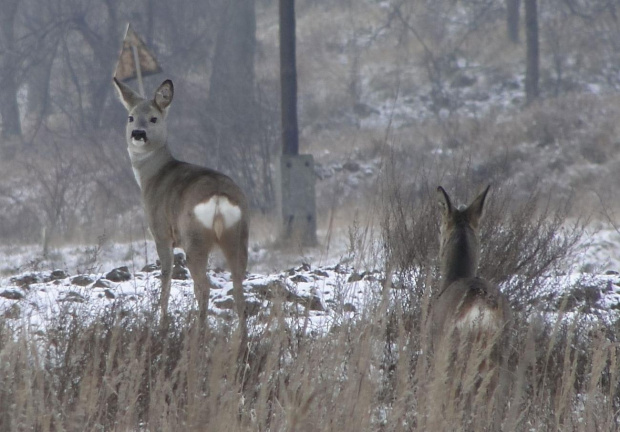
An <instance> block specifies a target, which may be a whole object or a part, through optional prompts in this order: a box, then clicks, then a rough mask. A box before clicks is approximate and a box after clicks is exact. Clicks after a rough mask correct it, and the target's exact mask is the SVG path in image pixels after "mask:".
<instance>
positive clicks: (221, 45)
mask: <svg viewBox="0 0 620 432" xmlns="http://www.w3.org/2000/svg"><path fill="white" fill-rule="evenodd" d="M508 3H510V4H514V3H515V1H514V0H512V1H509V2H508ZM508 3H507V2H506V1H499V0H475V1H466V2H453V1H435V0H428V1H417V0H416V1H403V0H394V1H376V0H355V1H353V0H329V1H328V0H299V1H297V2H296V8H297V26H298V28H297V35H298V41H297V44H298V52H297V54H298V60H297V61H298V73H299V118H300V131H301V138H300V143H301V151H302V152H303V153H312V154H313V155H314V156H315V158H316V159H317V162H318V163H317V176H318V177H317V181H318V184H317V190H318V194H317V196H318V208H319V222H321V223H323V224H324V223H325V221H326V220H327V219H328V218H329V217H330V214H333V213H337V212H338V211H339V210H340V209H345V211H346V214H347V215H348V216H347V217H349V219H350V215H351V214H352V213H353V212H354V211H355V210H360V211H361V212H362V213H363V212H365V211H366V210H367V209H368V208H367V206H366V204H365V203H366V199H367V197H368V195H369V193H372V191H373V190H374V187H375V185H376V182H377V177H378V173H379V172H381V170H383V169H384V168H385V166H386V165H385V161H386V155H389V156H390V158H391V159H392V160H393V161H394V165H391V166H392V168H394V170H395V172H396V173H397V178H398V180H397V181H398V182H400V183H402V184H404V185H406V186H407V187H408V189H407V190H409V193H410V195H411V197H412V199H419V198H424V199H427V198H428V190H427V187H426V185H427V183H425V182H420V181H419V177H420V175H421V173H424V176H425V178H427V179H431V182H434V181H437V182H440V181H441V182H444V183H446V184H447V187H455V188H457V189H460V190H457V191H456V193H457V195H459V194H460V195H465V192H468V191H469V190H471V189H475V188H476V187H478V186H479V185H480V184H483V183H486V182H493V183H494V184H495V185H498V184H503V183H506V182H511V183H516V184H517V186H518V187H517V190H520V191H521V192H522V194H523V195H524V196H527V195H528V194H529V193H530V192H531V191H532V190H534V189H542V190H543V191H544V192H545V193H547V194H548V193H552V194H553V195H554V196H559V197H563V198H565V197H569V196H570V197H572V198H571V199H573V201H574V202H575V203H581V205H582V206H585V207H586V208H588V209H592V208H593V206H592V205H593V203H594V204H597V205H598V204H599V203H600V201H601V200H603V201H604V202H607V203H613V202H615V201H617V195H615V194H614V193H613V190H614V188H615V184H616V183H617V180H618V172H619V170H618V168H620V162H619V160H618V156H617V154H618V149H619V147H620V144H619V141H618V138H617V136H618V130H617V126H616V123H617V118H618V104H617V88H618V86H619V85H620V49H619V48H620V47H618V45H619V44H620V25H619V24H620V23H619V22H618V17H617V14H616V9H617V2H616V1H613V0H594V1H579V0H549V1H545V2H541V4H539V5H538V6H539V25H540V32H539V36H540V98H539V101H538V102H535V103H533V104H530V105H529V106H528V107H526V106H525V90H524V81H525V32H524V29H525V27H524V22H523V17H524V13H523V5H522V4H521V6H520V8H519V9H518V10H519V14H518V15H517V22H516V24H517V27H516V29H517V34H516V35H515V34H514V30H513V33H511V34H510V33H509V31H508V26H507V4H508ZM516 3H517V6H518V4H519V3H520V2H516ZM277 6H278V5H277V2H276V1H274V0H257V1H250V0H227V1H223V0H188V1H183V2H169V1H160V0H151V1H117V0H107V1H92V0H46V1H43V0H19V1H18V0H2V1H0V10H1V12H0V19H1V23H0V79H1V85H0V99H1V100H0V117H1V120H2V123H1V137H2V139H1V140H0V155H1V161H0V169H1V173H2V174H1V177H0V179H1V180H0V240H1V241H2V242H5V243H13V242H17V243H23V242H27V243H31V242H43V243H44V245H48V244H50V242H51V243H54V242H55V243H59V242H67V241H70V242H72V241H93V240H94V239H96V238H97V237H99V236H104V235H105V236H108V237H112V238H117V239H118V238H120V239H123V238H127V237H128V236H130V235H134V236H135V235H140V234H136V233H140V232H141V231H142V230H143V227H144V224H143V222H142V220H141V211H140V208H139V191H138V188H137V186H136V184H135V181H134V178H133V175H132V173H131V169H130V165H129V161H128V158H127V153H126V150H125V143H124V140H123V138H122V131H123V128H124V123H125V116H126V113H125V110H124V109H123V107H122V106H121V105H120V103H118V101H117V100H116V96H115V95H114V93H113V89H112V86H111V76H112V73H113V71H114V68H115V65H116V61H117V57H118V54H119V50H120V46H121V41H122V37H123V34H124V31H125V28H126V24H127V22H131V24H132V26H133V28H134V29H135V31H136V32H137V33H138V34H139V35H141V36H142V38H143V39H144V40H145V42H146V43H147V45H148V46H149V47H150V49H151V50H152V52H153V53H154V54H155V55H156V57H157V58H158V60H159V62H160V65H161V67H162V68H163V73H161V74H158V75H155V76H150V77H148V78H146V80H145V88H146V92H147V95H150V94H151V92H152V91H153V89H154V88H155V87H156V86H157V85H158V84H159V83H160V82H161V81H163V80H164V79H166V78H171V79H172V80H173V81H174V83H175V100H174V103H173V107H172V109H171V113H170V117H169V122H170V127H169V134H170V144H171V147H172V148H173V151H174V152H175V154H176V155H177V156H178V157H179V158H181V159H185V160H190V161H192V162H195V163H200V164H205V165H208V166H210V167H214V168H216V169H219V170H221V171H224V172H225V173H227V174H229V175H231V176H232V177H233V178H235V180H237V181H238V182H239V183H240V184H241V185H242V187H243V188H244V190H245V191H246V192H247V194H248V195H249V197H250V200H251V203H252V206H253V209H254V212H255V214H256V215H261V214H266V215H270V214H271V212H272V211H273V207H274V194H273V187H272V163H273V162H274V157H275V156H276V155H277V153H278V152H279V149H280V138H279V118H280V117H279V63H278V62H279V58H278V43H277V40H278V10H277ZM519 17H520V20H519ZM511 39H512V40H511ZM130 84H132V85H133V86H134V87H137V83H136V82H135V81H133V82H131V83H130ZM458 179H461V180H458ZM463 179H465V180H463ZM517 195H518V194H517ZM330 212H331V213H330ZM259 225H260V224H259ZM255 226H256V225H255ZM43 228H45V234H42V229H43ZM266 231H268V232H269V231H272V229H271V227H267V228H266ZM255 232H256V230H255Z"/></svg>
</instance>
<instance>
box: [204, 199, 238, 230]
mask: <svg viewBox="0 0 620 432" xmlns="http://www.w3.org/2000/svg"><path fill="white" fill-rule="evenodd" d="M194 214H195V215H196V218H197V219H198V220H199V221H200V222H201V223H202V224H203V225H204V226H205V227H207V228H208V229H215V228H216V227H215V226H214V221H215V220H216V217H217V216H219V218H218V219H220V220H222V222H223V223H224V229H228V228H230V227H231V226H233V225H234V224H236V223H237V222H239V221H240V220H241V208H239V206H238V205H235V204H233V203H231V202H230V200H229V199H228V197H226V196H223V195H214V196H212V197H211V198H209V200H208V201H206V202H203V203H200V204H198V205H197V206H196V207H194ZM218 237H219V236H218Z"/></svg>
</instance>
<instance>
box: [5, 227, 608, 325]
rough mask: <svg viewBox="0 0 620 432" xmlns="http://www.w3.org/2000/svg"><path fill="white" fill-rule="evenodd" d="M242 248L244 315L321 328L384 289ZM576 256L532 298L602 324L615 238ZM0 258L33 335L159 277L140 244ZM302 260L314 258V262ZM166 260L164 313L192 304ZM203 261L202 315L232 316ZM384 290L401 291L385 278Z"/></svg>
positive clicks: (14, 303) (18, 319)
mask: <svg viewBox="0 0 620 432" xmlns="http://www.w3.org/2000/svg"><path fill="white" fill-rule="evenodd" d="M251 250H252V252H251V259H250V260H251V262H252V264H251V266H250V272H249V273H248V275H247V277H246V280H245V282H244V288H245V294H246V301H247V302H248V305H249V307H250V310H251V311H252V313H253V315H254V316H258V317H259V316H260V315H261V314H263V313H265V311H268V310H269V307H270V304H271V302H272V301H273V300H274V299H275V298H280V299H284V300H285V301H287V302H289V303H290V304H291V306H292V310H295V311H297V313H296V314H295V316H291V322H296V323H297V325H300V326H301V325H303V326H304V328H305V329H306V330H308V331H313V332H322V331H328V330H329V329H330V328H331V327H332V326H333V325H337V324H338V323H339V322H341V321H342V320H343V319H351V318H354V317H355V316H357V315H358V314H359V312H360V311H363V309H364V305H365V303H366V302H367V301H371V300H372V299H376V298H377V295H378V294H379V293H380V292H381V290H382V287H383V286H384V285H385V283H384V280H383V279H384V278H385V276H384V274H383V273H382V269H381V267H380V263H377V266H376V267H375V268H360V267H359V266H356V260H355V259H354V258H352V257H351V256H348V255H347V253H346V251H345V250H344V249H343V247H337V246H336V247H332V248H331V251H330V252H326V251H325V250H323V249H322V248H320V247H318V248H315V249H313V250H311V251H310V252H308V253H306V254H305V255H304V256H294V254H290V253H287V252H283V251H269V250H266V249H260V248H258V247H254V248H251ZM577 251H578V255H577V256H576V257H575V264H574V266H573V268H572V269H571V270H570V271H569V270H567V271H566V272H565V273H564V274H562V275H560V276H557V275H556V276H553V277H551V276H550V277H548V278H547V279H546V281H545V283H544V284H543V286H544V287H545V288H544V290H543V291H544V292H540V293H539V296H540V298H541V299H543V301H544V302H546V303H547V304H545V303H542V304H543V307H542V308H541V309H542V310H544V311H546V312H553V311H554V310H556V309H557V307H558V305H559V304H560V303H561V301H562V299H563V298H564V297H563V296H564V294H567V293H570V294H571V295H572V297H573V300H572V301H571V303H570V307H571V310H573V311H581V312H584V313H587V314H592V315H593V316H596V317H597V318H602V319H603V320H604V322H606V323H609V324H610V323H612V322H613V321H614V320H615V319H617V316H618V313H619V312H620V274H619V272H620V234H619V233H618V232H616V231H615V230H613V229H598V230H597V231H596V232H594V233H592V234H590V235H587V236H585V237H584V239H583V240H582V244H581V245H580V246H579V248H578V249H577ZM0 256H1V258H0V260H1V262H2V263H3V266H2V268H1V270H2V274H3V276H2V277H1V278H0V314H1V315H2V316H4V317H5V318H8V319H9V321H10V322H13V323H15V324H16V325H18V324H28V325H30V326H34V327H35V328H42V327H45V324H46V322H48V321H49V319H50V318H53V317H55V316H57V315H58V314H60V313H74V314H78V315H80V316H82V317H84V319H85V320H89V319H94V318H96V317H97V316H98V313H99V312H100V311H103V310H105V309H106V308H110V307H120V308H122V309H128V310H139V309H142V310H146V309H148V308H156V304H157V300H158V297H159V276H160V271H159V269H158V268H157V265H156V264H155V262H156V253H155V252H154V245H153V244H152V242H150V241H144V242H142V243H140V244H138V243H134V244H112V243H111V244H108V245H106V246H101V247H95V246H93V247H85V246H81V247H65V248H62V249H58V250H56V251H54V252H53V253H52V254H50V255H49V257H48V258H46V259H42V258H39V257H38V255H37V248H35V247H25V246H24V247H12V248H8V247H3V248H2V249H1V255H0ZM268 256H269V257H270V258H271V261H270V263H273V260H274V259H275V260H280V261H281V262H282V263H284V264H285V265H283V267H284V266H285V267H287V268H286V269H282V270H279V271H276V272H269V271H265V269H266V268H267V267H268V266H266V265H264V262H265V261H266V259H267V257H268ZM274 256H275V258H274ZM307 260H312V261H315V262H318V261H320V265H316V264H314V263H312V262H310V263H308V262H306V261H307ZM176 262H177V264H176V266H175V271H174V274H175V275H174V278H175V279H173V284H172V291H171V301H170V310H171V311H172V313H173V314H174V313H180V312H181V311H186V310H188V309H191V308H193V307H195V303H194V295H193V288H192V281H191V279H190V276H189V272H188V271H187V270H186V269H185V267H184V265H183V264H184V263H183V257H182V254H179V253H177V259H176ZM212 262H214V264H215V265H212V266H211V270H210V271H209V277H210V278H211V281H212V285H213V288H212V290H211V293H210V294H211V301H210V312H211V316H212V318H213V319H218V318H221V319H225V320H231V319H235V313H234V302H233V298H232V281H231V280H230V273H229V272H228V271H226V270H223V269H222V268H220V267H219V264H220V262H219V260H218V258H217V257H216V258H214V259H213V260H212ZM271 265H273V264H271ZM393 286H401V284H399V282H398V281H394V283H393V284H390V287H393ZM405 288H406V284H405ZM398 291H399V290H396V289H395V290H394V292H395V293H397V292H398ZM257 319H260V318H257Z"/></svg>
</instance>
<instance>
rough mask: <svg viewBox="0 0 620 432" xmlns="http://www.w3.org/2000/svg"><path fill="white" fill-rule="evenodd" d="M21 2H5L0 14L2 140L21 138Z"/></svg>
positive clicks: (0, 112)
mask: <svg viewBox="0 0 620 432" xmlns="http://www.w3.org/2000/svg"><path fill="white" fill-rule="evenodd" d="M18 6H19V0H4V1H3V2H2V5H1V6H0V7H1V8H2V13H0V73H1V74H2V78H1V79H0V115H2V138H5V139H11V138H14V137H20V136H21V133H22V130H21V122H20V118H19V106H18V103H17V90H18V88H19V84H20V83H19V78H18V77H19V61H20V56H19V48H18V46H17V40H16V35H15V30H16V17H17V11H18Z"/></svg>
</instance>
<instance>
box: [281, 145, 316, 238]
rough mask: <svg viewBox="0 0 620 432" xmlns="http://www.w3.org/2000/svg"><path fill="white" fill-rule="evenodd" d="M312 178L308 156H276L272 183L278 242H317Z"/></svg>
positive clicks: (311, 167)
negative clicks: (277, 224) (277, 220)
mask: <svg viewBox="0 0 620 432" xmlns="http://www.w3.org/2000/svg"><path fill="white" fill-rule="evenodd" d="M315 181H316V176H315V174H314V158H313V157H312V155H281V156H280V159H279V161H278V163H277V165H276V179H275V183H276V203H277V209H278V216H279V217H280V222H281V223H280V227H281V228H280V229H281V232H280V240H281V241H282V242H284V243H289V244H297V245H303V246H314V245H316V244H317V238H316V199H315V191H314V185H315Z"/></svg>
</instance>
